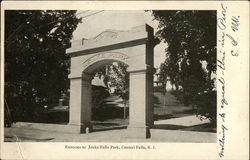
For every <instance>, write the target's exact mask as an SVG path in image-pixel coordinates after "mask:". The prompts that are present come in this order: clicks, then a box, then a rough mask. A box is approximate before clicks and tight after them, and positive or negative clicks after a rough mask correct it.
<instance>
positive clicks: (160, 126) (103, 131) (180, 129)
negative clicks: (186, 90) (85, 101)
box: [4, 93, 216, 142]
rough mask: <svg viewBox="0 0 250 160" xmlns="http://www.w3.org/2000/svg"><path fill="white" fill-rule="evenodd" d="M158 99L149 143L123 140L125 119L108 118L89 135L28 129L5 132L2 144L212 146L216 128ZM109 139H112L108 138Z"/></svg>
mask: <svg viewBox="0 0 250 160" xmlns="http://www.w3.org/2000/svg"><path fill="white" fill-rule="evenodd" d="M155 96H156V97H158V98H157V99H158V100H157V102H155V108H154V119H155V121H154V124H155V125H154V127H153V128H151V129H150V133H151V138H150V139H144V140H142V139H128V138H126V127H127V125H128V119H123V118H122V117H120V118H110V119H104V120H95V121H93V124H94V130H93V132H92V133H89V134H66V133H60V132H48V131H43V130H37V129H36V130H34V129H32V130H31V129H28V128H18V127H11V128H5V130H4V132H5V134H4V135H5V141H7V142H11V141H36V142H40V141H42V142H43V141H48V142H87V141H90V142H141V141H142V142H151V141H152V142H215V141H216V128H214V127H211V126H210V124H209V121H208V120H203V121H201V120H200V119H199V118H198V117H197V116H196V115H195V114H194V112H193V110H192V107H191V106H184V105H182V104H180V103H179V102H178V101H177V100H176V99H175V97H174V96H172V95H171V94H170V93H166V95H165V96H164V95H162V94H160V93H155ZM106 103H108V104H112V106H113V107H114V106H116V105H117V107H121V106H120V104H121V100H119V99H118V98H117V97H110V98H109V99H108V100H107V102H106ZM110 135H112V136H110Z"/></svg>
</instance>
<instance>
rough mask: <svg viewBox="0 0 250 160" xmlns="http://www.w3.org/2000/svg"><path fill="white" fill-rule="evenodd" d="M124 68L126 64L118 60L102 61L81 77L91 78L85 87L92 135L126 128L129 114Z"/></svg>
mask: <svg viewBox="0 0 250 160" xmlns="http://www.w3.org/2000/svg"><path fill="white" fill-rule="evenodd" d="M127 67H128V64H126V63H124V62H122V61H119V60H114V59H102V60H99V61H95V62H93V63H91V64H89V66H87V67H86V68H85V69H84V71H83V77H84V76H86V75H87V76H89V75H91V76H93V79H92V80H91V83H90V84H89V83H88V84H89V85H90V92H91V97H89V98H91V102H92V103H91V106H90V107H91V109H90V112H91V113H90V114H91V116H90V124H91V125H92V126H91V128H92V132H96V131H103V130H113V129H125V128H127V126H128V114H129V111H128V108H129V106H128V97H129V96H128V95H129V93H128V90H129V75H128V74H129V73H128V72H127V71H126V69H127ZM83 79H84V78H83ZM83 96H84V95H83ZM83 98H84V97H83ZM85 132H86V131H85Z"/></svg>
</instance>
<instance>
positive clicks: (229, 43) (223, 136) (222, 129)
mask: <svg viewBox="0 0 250 160" xmlns="http://www.w3.org/2000/svg"><path fill="white" fill-rule="evenodd" d="M230 14H231V13H230V8H228V7H227V6H226V5H224V4H223V3H221V9H220V10H219V12H218V19H217V27H218V31H219V32H220V33H221V35H220V36H219V37H218V42H219V43H218V49H219V50H218V56H217V68H218V73H219V72H220V73H221V74H220V75H221V76H220V77H218V81H219V83H218V85H217V86H218V89H219V88H220V93H218V95H219V103H220V111H219V113H218V114H219V120H221V125H220V126H219V127H218V128H219V131H218V132H219V136H218V143H219V153H218V155H219V156H220V157H221V158H223V157H224V156H225V144H226V140H227V132H228V131H229V129H228V127H227V125H226V121H227V115H226V110H227V107H228V106H229V105H230V104H229V102H228V100H227V99H226V95H227V92H226V91H227V82H226V78H225V72H226V68H227V67H226V59H227V58H230V57H238V56H239V55H240V53H239V40H238V39H239V38H238V37H237V36H238V31H239V29H240V16H237V15H230ZM218 75H219V74H218Z"/></svg>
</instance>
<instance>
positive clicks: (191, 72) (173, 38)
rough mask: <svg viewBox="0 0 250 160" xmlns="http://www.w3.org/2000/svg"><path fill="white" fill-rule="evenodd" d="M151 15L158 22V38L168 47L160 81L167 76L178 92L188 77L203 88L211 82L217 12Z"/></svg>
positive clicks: (159, 13)
mask: <svg viewBox="0 0 250 160" xmlns="http://www.w3.org/2000/svg"><path fill="white" fill-rule="evenodd" d="M152 15H153V16H154V19H155V20H157V21H159V26H158V29H159V30H158V32H157V36H158V37H159V38H160V39H161V40H162V41H164V42H166V43H167V45H168V46H167V47H166V50H165V51H166V60H165V62H164V63H163V64H162V65H161V73H162V76H163V77H162V79H166V77H167V76H168V77H169V78H170V81H171V83H172V84H174V85H176V88H177V89H178V87H179V85H180V86H182V87H184V85H185V83H184V81H186V80H187V81H188V79H189V78H190V77H191V76H193V77H194V78H195V79H196V80H198V81H200V82H201V83H202V84H204V81H208V80H210V79H211V74H212V72H214V73H215V71H216V12H215V11H159V10H155V11H152ZM203 63H205V64H207V65H206V69H205V70H204V69H203V68H202V64H203ZM206 79H207V80H206ZM210 85H211V86H209V87H210V89H211V88H213V87H212V85H213V84H210ZM184 88H185V87H184Z"/></svg>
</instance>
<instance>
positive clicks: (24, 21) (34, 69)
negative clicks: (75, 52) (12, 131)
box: [4, 10, 81, 120]
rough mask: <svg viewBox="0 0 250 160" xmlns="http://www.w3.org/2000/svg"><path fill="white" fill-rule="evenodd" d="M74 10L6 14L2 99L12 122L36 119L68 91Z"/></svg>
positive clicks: (17, 11)
mask: <svg viewBox="0 0 250 160" xmlns="http://www.w3.org/2000/svg"><path fill="white" fill-rule="evenodd" d="M75 13H76V11H73V10H6V11H5V44H4V45H5V51H4V56H5V99H6V102H7V104H8V106H9V108H10V110H11V112H12V115H13V117H14V118H15V120H19V119H22V118H23V117H26V118H27V117H29V118H30V119H32V118H35V117H36V116H37V115H36V113H35V112H36V110H37V109H39V107H41V106H42V105H44V104H45V103H54V102H55V100H58V98H59V97H60V95H61V92H63V91H65V90H67V89H68V86H69V81H68V78H67V76H68V68H69V57H67V56H66V54H65V49H66V48H68V47H69V45H70V40H71V38H72V33H73V31H74V30H75V29H76V27H77V24H78V23H79V22H80V21H81V19H79V18H77V17H76V14H75Z"/></svg>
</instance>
